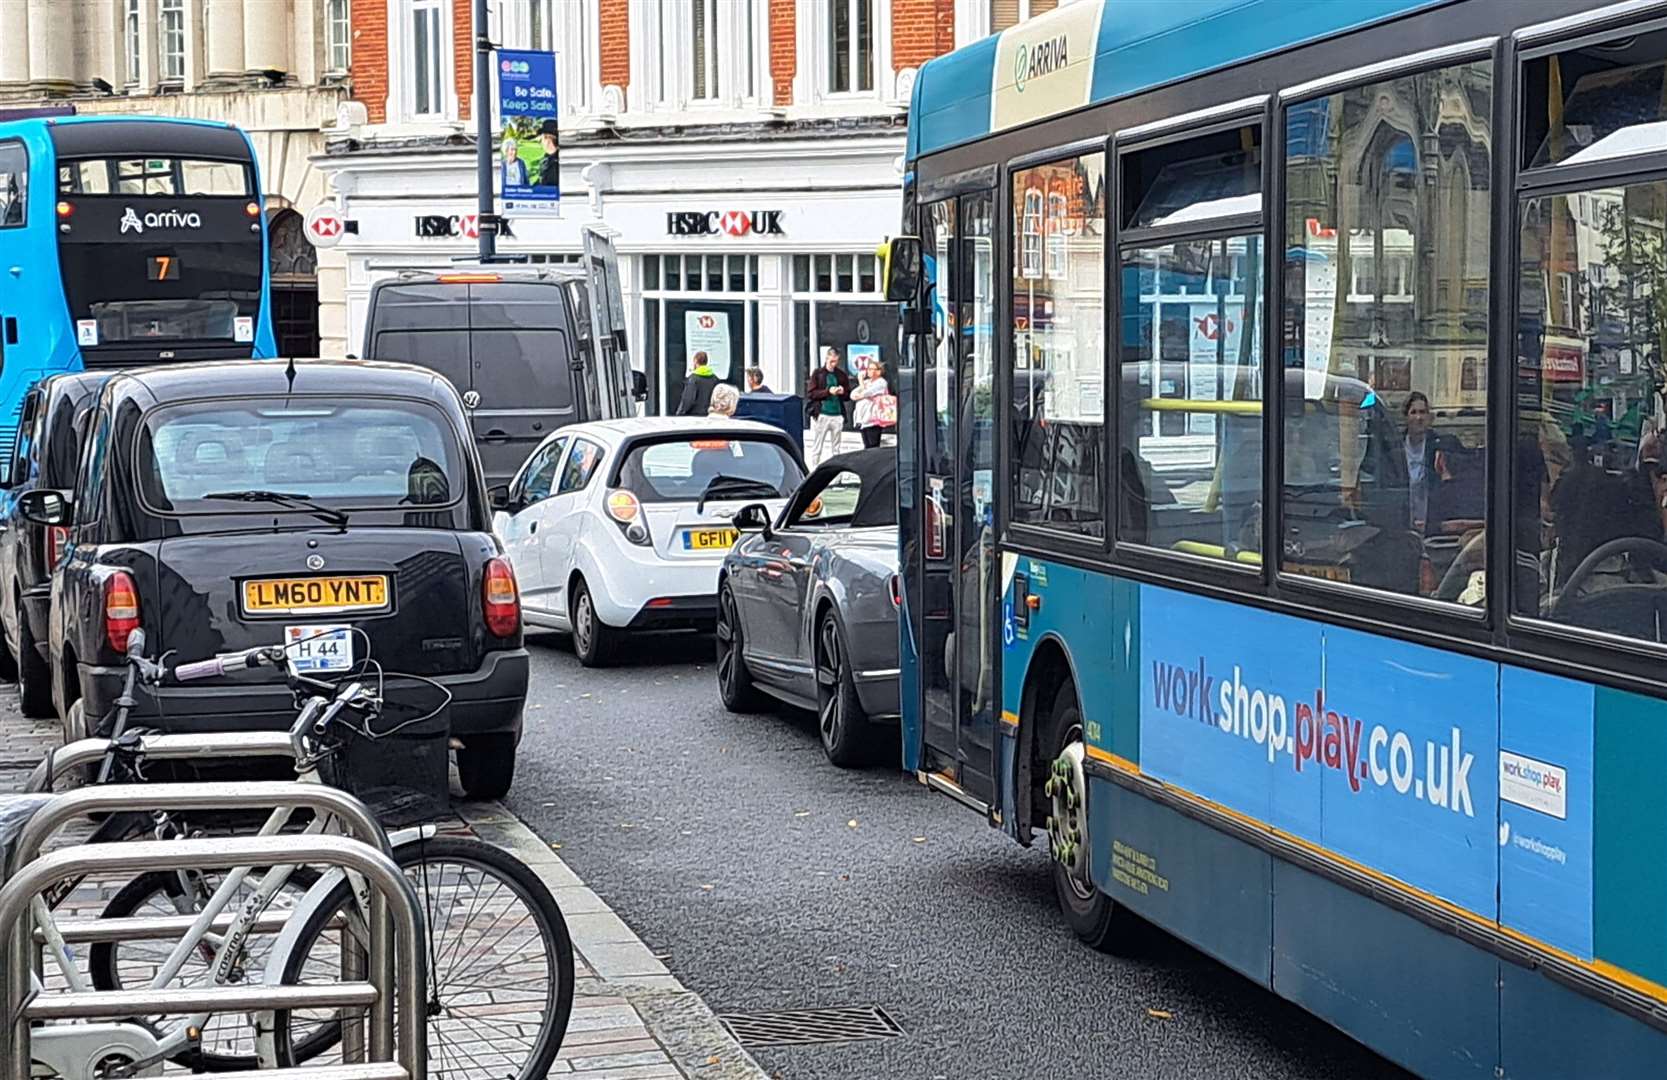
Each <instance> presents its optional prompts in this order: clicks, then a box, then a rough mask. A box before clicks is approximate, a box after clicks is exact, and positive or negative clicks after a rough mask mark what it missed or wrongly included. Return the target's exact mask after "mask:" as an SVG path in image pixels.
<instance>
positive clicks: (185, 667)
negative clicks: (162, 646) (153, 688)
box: [170, 645, 284, 683]
mask: <svg viewBox="0 0 1667 1080" xmlns="http://www.w3.org/2000/svg"><path fill="white" fill-rule="evenodd" d="M283 658H284V650H283V647H282V646H277V645H260V646H257V647H255V648H253V649H242V650H239V651H238V652H228V653H219V654H217V655H215V656H212V657H210V658H209V659H207V660H197V661H194V662H192V663H189V664H177V665H175V666H174V669H173V670H172V672H170V674H172V675H173V677H174V681H175V682H182V683H183V682H194V681H196V680H198V679H213V678H217V677H219V676H221V675H224V674H226V673H227V672H228V671H245V670H248V669H249V668H256V667H260V666H262V665H263V664H264V665H268V666H271V667H277V666H278V664H280V663H282V662H283Z"/></svg>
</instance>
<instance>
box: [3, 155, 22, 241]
mask: <svg viewBox="0 0 1667 1080" xmlns="http://www.w3.org/2000/svg"><path fill="white" fill-rule="evenodd" d="M28 194H29V153H28V151H26V150H24V149H23V144H22V143H20V142H8V143H0V229H11V228H16V227H17V226H19V225H22V224H23V223H24V220H25V215H24V211H25V209H26V201H27V196H28Z"/></svg>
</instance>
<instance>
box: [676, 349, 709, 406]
mask: <svg viewBox="0 0 1667 1080" xmlns="http://www.w3.org/2000/svg"><path fill="white" fill-rule="evenodd" d="M693 359H694V362H695V369H694V370H693V371H691V372H689V377H688V378H686V379H684V380H683V397H682V399H681V400H679V401H678V403H677V415H678V416H705V415H706V413H707V411H708V410H709V409H711V407H712V391H713V390H714V389H716V388H717V385H718V373H717V372H715V371H713V370H712V367H711V365H710V364H709V363H708V361H707V359H706V354H705V353H704V352H697V353H695V355H694V358H693Z"/></svg>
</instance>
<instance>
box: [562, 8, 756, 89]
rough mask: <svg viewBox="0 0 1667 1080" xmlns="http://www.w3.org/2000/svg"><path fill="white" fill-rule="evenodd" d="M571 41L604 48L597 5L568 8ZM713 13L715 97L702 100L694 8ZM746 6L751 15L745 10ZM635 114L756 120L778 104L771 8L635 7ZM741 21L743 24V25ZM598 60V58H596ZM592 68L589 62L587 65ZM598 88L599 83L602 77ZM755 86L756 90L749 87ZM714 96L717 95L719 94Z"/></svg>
mask: <svg viewBox="0 0 1667 1080" xmlns="http://www.w3.org/2000/svg"><path fill="white" fill-rule="evenodd" d="M563 2H564V3H566V4H569V5H571V8H572V9H573V10H574V11H578V12H580V13H581V14H579V15H578V17H577V18H575V17H574V16H573V15H572V13H571V12H570V13H569V15H568V16H567V18H568V19H569V24H568V25H569V28H570V29H569V33H570V34H573V33H581V34H586V35H587V36H589V37H591V38H592V40H599V38H600V31H599V30H595V32H594V34H593V33H592V31H593V30H594V29H595V28H596V27H597V26H598V23H599V19H600V13H599V11H598V6H597V0H563ZM696 3H699V4H702V5H703V7H702V10H703V11H704V10H707V8H706V5H710V14H711V15H712V16H713V17H712V19H711V20H709V21H708V22H707V25H706V28H705V34H706V40H707V48H706V53H707V55H706V57H705V58H704V60H705V63H706V66H707V70H706V72H705V73H704V75H703V78H704V79H705V81H706V84H707V90H708V92H707V93H706V94H705V95H704V96H701V97H696V96H695V62H694V61H695V50H694V44H695V32H694V5H695V4H696ZM743 5H744V7H743ZM629 12H630V25H629V30H630V34H631V56H630V64H631V85H630V93H629V95H628V98H627V101H628V104H629V109H630V111H631V112H634V113H638V112H649V113H654V112H661V113H664V112H681V111H686V110H693V111H702V112H707V111H710V112H724V111H727V112H751V111H753V110H757V109H768V108H771V107H772V106H773V104H774V96H775V91H774V84H773V83H772V81H771V79H770V49H769V40H768V39H769V13H768V8H767V6H766V5H765V3H764V0H735V3H734V4H730V3H728V2H727V0H675V2H674V0H661V2H658V3H649V2H643V3H632V4H630V5H629ZM738 16H740V17H738ZM592 51H593V52H594V51H595V50H592ZM587 62H588V58H587ZM595 71H596V77H595V79H594V80H593V81H595V82H597V83H600V69H599V68H596V69H595ZM749 83H750V84H751V85H750V86H749V85H748V84H749ZM714 88H715V92H713V91H714Z"/></svg>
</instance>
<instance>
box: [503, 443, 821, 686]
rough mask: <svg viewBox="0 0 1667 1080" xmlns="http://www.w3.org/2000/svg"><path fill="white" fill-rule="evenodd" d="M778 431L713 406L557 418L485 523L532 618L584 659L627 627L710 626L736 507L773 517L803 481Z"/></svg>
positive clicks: (606, 653)
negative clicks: (676, 412) (755, 507)
mask: <svg viewBox="0 0 1667 1080" xmlns="http://www.w3.org/2000/svg"><path fill="white" fill-rule="evenodd" d="M804 476H805V472H804V465H803V463H802V460H801V458H800V456H799V452H798V450H797V449H796V448H795V447H794V445H793V443H792V442H791V441H789V439H788V438H787V436H786V435H785V434H784V433H783V432H782V431H781V430H780V429H778V428H774V427H771V426H769V425H768V424H761V423H758V422H756V421H752V420H726V419H722V418H714V417H637V418H632V419H625V420H598V421H594V422H592V423H588V424H573V425H570V426H568V427H564V428H562V429H561V430H560V431H558V432H556V433H555V434H553V435H551V436H550V437H549V438H547V439H545V440H544V442H543V443H541V444H540V445H539V447H538V449H537V450H535V451H533V453H532V456H531V457H529V458H528V459H527V461H526V463H525V464H523V465H522V466H521V471H520V472H518V473H517V474H516V476H515V479H514V480H513V481H512V482H511V483H510V484H509V485H508V487H507V488H505V487H499V488H494V489H493V491H492V504H493V506H494V507H495V508H496V509H497V513H496V515H495V517H494V519H493V527H494V528H495V529H496V530H497V533H498V536H499V537H500V538H501V539H502V540H503V542H504V548H505V550H506V551H507V553H508V555H509V559H510V562H511V564H512V565H513V566H514V567H515V577H516V580H517V581H518V583H519V584H520V587H521V617H522V620H523V622H524V623H525V625H527V626H528V627H543V628H547V629H552V630H566V631H570V632H571V633H572V634H573V648H574V652H576V653H577V654H578V657H579V660H580V662H581V663H583V664H584V665H585V666H587V667H595V666H598V665H601V664H606V663H607V662H608V661H609V660H610V659H611V658H612V657H613V655H614V654H615V652H616V651H617V650H618V648H619V646H620V643H621V641H622V638H623V636H624V635H625V634H626V633H628V632H629V631H633V630H649V629H670V628H679V627H706V626H710V625H712V624H713V623H714V622H715V620H716V618H717V592H718V570H719V568H720V567H721V566H722V565H723V561H724V556H725V555H727V554H728V553H729V549H730V548H731V547H732V546H733V545H734V543H735V540H736V538H737V537H738V535H739V533H738V532H737V530H736V529H735V527H734V526H733V525H732V524H731V521H732V519H733V518H734V516H735V512H736V511H737V510H739V509H740V508H741V507H743V506H745V505H747V504H748V503H755V502H762V503H764V504H766V505H767V506H769V507H770V512H771V513H772V514H775V513H777V512H779V511H780V510H781V507H782V506H783V504H784V503H785V502H786V501H787V498H788V496H789V495H791V494H792V493H793V491H794V489H795V488H797V487H798V486H799V483H800V482H801V481H802V480H803V479H804Z"/></svg>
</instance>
